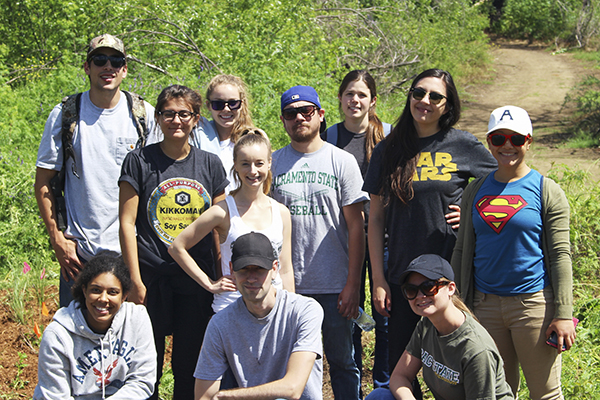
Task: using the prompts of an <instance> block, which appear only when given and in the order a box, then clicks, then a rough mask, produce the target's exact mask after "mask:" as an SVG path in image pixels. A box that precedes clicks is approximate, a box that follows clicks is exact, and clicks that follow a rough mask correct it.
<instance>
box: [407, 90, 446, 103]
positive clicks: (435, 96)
mask: <svg viewBox="0 0 600 400" xmlns="http://www.w3.org/2000/svg"><path fill="white" fill-rule="evenodd" d="M410 93H411V94H412V97H413V99H415V100H417V101H421V100H423V99H424V98H425V96H426V95H427V94H429V101H430V102H431V104H440V101H442V99H446V98H447V97H446V96H444V95H443V94H441V93H438V92H428V91H427V90H425V89H423V88H420V87H416V88H415V87H414V88H411V89H410Z"/></svg>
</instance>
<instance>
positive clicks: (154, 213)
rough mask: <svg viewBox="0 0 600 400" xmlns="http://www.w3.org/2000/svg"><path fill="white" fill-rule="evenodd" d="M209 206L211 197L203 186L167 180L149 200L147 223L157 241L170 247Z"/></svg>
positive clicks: (182, 179) (177, 179)
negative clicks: (155, 235) (159, 240)
mask: <svg viewBox="0 0 600 400" xmlns="http://www.w3.org/2000/svg"><path fill="white" fill-rule="evenodd" d="M210 205H211V199H210V196H209V195H208V192H207V191H206V189H205V188H204V186H203V185H202V184H201V183H199V182H197V181H195V180H192V179H187V178H173V179H168V180H166V181H164V182H162V183H161V184H160V185H159V186H158V187H157V188H156V189H155V190H154V191H153V192H152V194H151V195H150V198H149V199H148V220H149V222H150V225H151V226H152V228H153V229H154V231H155V232H156V234H157V235H158V237H159V238H160V239H161V240H162V241H163V242H164V243H166V244H171V243H172V242H173V240H175V238H176V237H177V235H179V234H180V233H181V231H183V230H184V229H185V228H186V227H187V226H188V225H190V224H191V223H192V222H194V221H195V220H196V218H198V217H199V216H200V214H202V213H203V212H204V211H205V210H206V209H208V208H209V207H210Z"/></svg>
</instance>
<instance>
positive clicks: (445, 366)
mask: <svg viewBox="0 0 600 400" xmlns="http://www.w3.org/2000/svg"><path fill="white" fill-rule="evenodd" d="M406 351H408V352H409V353H410V354H411V355H412V356H413V357H419V358H420V359H421V362H422V364H423V378H424V379H425V383H427V386H429V389H430V390H431V392H432V393H433V395H434V396H435V398H436V399H437V400H476V399H477V400H479V399H481V400H483V399H486V400H488V399H489V400H499V399H502V400H506V399H513V395H512V392H511V390H510V387H509V386H508V384H507V383H506V381H505V379H504V368H503V362H502V358H501V357H500V353H499V352H498V349H497V348H496V344H495V343H494V340H493V339H492V337H491V336H490V335H489V334H488V332H487V331H486V330H485V328H484V327H482V326H481V325H480V324H479V323H478V322H477V321H475V320H474V319H473V317H471V316H470V315H466V320H465V322H464V323H463V324H462V325H461V326H460V327H459V328H458V329H456V330H455V331H454V332H452V333H451V334H449V335H446V336H439V335H438V332H437V330H436V329H435V327H434V326H433V324H432V323H431V322H430V321H429V319H427V318H422V319H421V321H419V323H418V324H417V327H416V328H415V331H414V332H413V335H412V338H411V340H410V343H409V344H408V346H407V347H406Z"/></svg>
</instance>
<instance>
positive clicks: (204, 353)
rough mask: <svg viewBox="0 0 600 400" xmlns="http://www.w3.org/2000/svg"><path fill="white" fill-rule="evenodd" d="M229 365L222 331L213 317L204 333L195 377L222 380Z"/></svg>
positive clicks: (206, 379)
mask: <svg viewBox="0 0 600 400" xmlns="http://www.w3.org/2000/svg"><path fill="white" fill-rule="evenodd" d="M228 366H229V364H228V363H227V355H226V354H225V349H224V348H223V340H222V338H221V332H220V331H219V329H218V328H217V325H216V324H215V323H214V319H212V320H211V321H210V322H209V323H208V327H207V328H206V333H205V334H204V341H203V342H202V348H201V350H200V355H199V356H198V362H197V363H196V370H195V371H194V378H196V379H202V380H205V381H217V380H221V378H222V377H223V374H224V373H225V371H227V368H228Z"/></svg>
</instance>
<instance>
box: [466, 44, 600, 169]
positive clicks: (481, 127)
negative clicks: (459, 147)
mask: <svg viewBox="0 0 600 400" xmlns="http://www.w3.org/2000/svg"><path fill="white" fill-rule="evenodd" d="M492 56H493V57H494V67H493V69H494V73H493V76H492V78H491V79H490V80H489V81H488V83H486V84H482V85H478V86H476V87H473V86H471V87H466V88H464V90H463V94H462V96H463V100H464V102H463V107H464V111H463V116H462V118H461V121H460V127H461V129H464V130H467V131H469V132H472V133H473V134H474V135H475V136H477V137H478V138H479V139H480V140H482V141H484V140H485V132H486V130H487V129H486V128H487V122H488V118H489V115H490V112H491V111H492V110H493V109H495V108H497V107H501V106H504V105H509V104H511V105H515V106H519V107H522V108H524V109H526V110H527V111H528V112H529V115H530V116H531V119H532V122H533V131H534V132H533V137H534V143H533V146H532V150H531V151H530V152H529V153H528V163H529V165H530V166H532V167H535V168H536V169H538V170H539V171H540V172H542V173H543V174H546V173H547V172H548V170H549V169H550V167H551V165H552V163H557V164H566V165H568V166H569V167H579V168H582V169H585V170H589V171H590V172H591V173H592V176H593V178H594V179H595V180H598V179H600V162H598V159H599V157H600V151H599V149H570V148H566V147H565V146H563V145H562V142H563V140H564V134H565V131H566V127H567V126H568V122H569V118H570V117H571V115H572V112H573V110H572V109H564V108H562V106H563V102H564V99H565V96H566V95H567V93H568V92H569V90H570V89H571V88H573V87H574V86H575V85H577V83H579V82H580V81H581V80H582V79H583V78H584V77H585V76H587V75H590V74H592V73H596V74H597V73H598V72H597V71H595V70H593V69H592V68H591V66H590V67H587V66H586V65H584V63H582V62H580V61H577V60H575V59H574V58H573V56H572V55H571V54H567V53H563V54H557V55H553V54H552V53H551V52H549V51H547V50H543V49H539V48H537V47H527V46H525V45H519V44H510V45H501V46H500V47H498V48H497V49H495V50H494V51H493V52H492Z"/></svg>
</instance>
